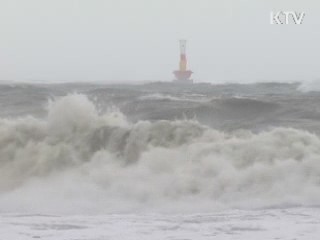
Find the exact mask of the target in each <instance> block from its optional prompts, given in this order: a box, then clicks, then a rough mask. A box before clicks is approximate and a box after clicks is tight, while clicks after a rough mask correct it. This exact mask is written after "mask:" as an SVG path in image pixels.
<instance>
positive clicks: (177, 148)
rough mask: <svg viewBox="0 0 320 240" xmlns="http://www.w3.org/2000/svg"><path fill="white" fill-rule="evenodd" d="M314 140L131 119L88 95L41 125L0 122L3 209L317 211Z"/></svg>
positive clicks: (55, 107) (281, 131) (61, 103)
mask: <svg viewBox="0 0 320 240" xmlns="http://www.w3.org/2000/svg"><path fill="white" fill-rule="evenodd" d="M319 157H320V139H319V137H318V136H316V135H314V134H312V133H309V132H307V131H303V130H297V129H290V128H274V129H272V130H269V131H263V132H260V133H252V132H250V131H245V130H238V131H236V132H232V133H225V132H222V131H218V130H215V129H212V128H209V127H206V126H204V125H201V124H200V123H198V122H196V121H188V120H184V121H155V122H149V121H139V122H137V123H130V122H129V121H128V120H127V119H126V116H125V115H123V114H122V113H121V112H119V111H108V112H107V113H105V114H99V113H98V111H97V110H96V107H95V105H94V104H93V103H92V102H90V101H89V100H88V98H87V97H86V96H85V95H81V94H72V95H68V96H65V97H62V98H58V99H56V100H54V101H51V102H50V103H49V106H48V116H47V118H46V119H36V118H33V117H23V118H17V119H1V120H0V164H1V168H0V180H1V181H0V206H1V207H0V211H2V212H5V211H10V212H12V211H16V212H17V211H18V212H23V211H27V212H28V211H29V212H32V211H33V212H34V211H38V212H72V213H75V212H76V213H81V212H99V213H101V212H120V211H135V210H137V209H152V210H161V211H188V210H190V209H192V211H209V210H213V209H217V208H221V207H244V208H252V207H270V206H279V205H281V206H289V205H314V204H318V202H319V200H320V178H319V176H320V164H319Z"/></svg>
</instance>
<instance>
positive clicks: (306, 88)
mask: <svg viewBox="0 0 320 240" xmlns="http://www.w3.org/2000/svg"><path fill="white" fill-rule="evenodd" d="M298 90H299V91H301V92H319V91H320V80H319V79H318V80H313V81H305V82H302V83H301V84H300V85H299V86H298Z"/></svg>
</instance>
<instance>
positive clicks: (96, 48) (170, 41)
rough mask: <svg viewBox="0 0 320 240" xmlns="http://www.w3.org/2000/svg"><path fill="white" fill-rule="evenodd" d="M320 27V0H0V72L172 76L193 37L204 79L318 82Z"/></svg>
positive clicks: (194, 57)
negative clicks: (291, 14)
mask: <svg viewBox="0 0 320 240" xmlns="http://www.w3.org/2000/svg"><path fill="white" fill-rule="evenodd" d="M272 10H273V11H279V10H294V11H297V12H302V11H304V12H306V16H305V19H304V22H303V24H302V25H270V11H272ZM319 24H320V2H319V1H318V0H306V1H303V0H219V1H215V0H77V1H76V0H0V79H1V80H15V81H30V80H36V81H44V82H45V81H50V82H52V81H106V82H117V81H146V80H150V81H151V80H164V81H166V80H172V79H173V75H172V71H173V70H175V69H176V68H177V67H178V57H179V49H178V40H179V39H180V38H185V39H187V40H188V53H187V54H188V59H189V68H190V69H191V70H193V71H194V72H195V74H194V76H193V78H194V79H195V80H196V81H202V82H203V81H209V82H212V83H214V82H217V83H221V82H226V81H228V82H230V81H232V82H254V81H294V80H312V79H315V78H320V60H319V59H320V57H319V56H320V47H319V44H320V28H319Z"/></svg>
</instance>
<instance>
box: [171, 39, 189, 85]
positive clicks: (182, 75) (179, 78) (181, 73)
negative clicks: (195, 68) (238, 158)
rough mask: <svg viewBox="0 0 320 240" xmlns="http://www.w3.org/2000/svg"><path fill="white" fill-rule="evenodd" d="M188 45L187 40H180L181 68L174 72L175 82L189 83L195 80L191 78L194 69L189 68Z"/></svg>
mask: <svg viewBox="0 0 320 240" xmlns="http://www.w3.org/2000/svg"><path fill="white" fill-rule="evenodd" d="M186 47H187V41H186V40H180V63H179V70H177V71H174V72H173V74H174V76H175V78H176V79H175V80H174V82H177V83H183V84H186V83H187V84H189V83H193V80H192V79H190V77H191V75H192V73H193V72H192V71H190V70H187V55H186Z"/></svg>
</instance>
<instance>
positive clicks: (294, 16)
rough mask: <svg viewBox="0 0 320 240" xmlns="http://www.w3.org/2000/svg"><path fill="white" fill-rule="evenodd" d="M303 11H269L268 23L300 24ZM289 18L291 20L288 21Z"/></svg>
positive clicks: (303, 14) (303, 15)
mask: <svg viewBox="0 0 320 240" xmlns="http://www.w3.org/2000/svg"><path fill="white" fill-rule="evenodd" d="M305 15H306V14H305V13H304V12H301V13H298V12H294V11H280V12H271V14H270V23H271V24H286V25H288V24H302V22H303V20H304V17H305ZM290 20H291V21H290Z"/></svg>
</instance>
